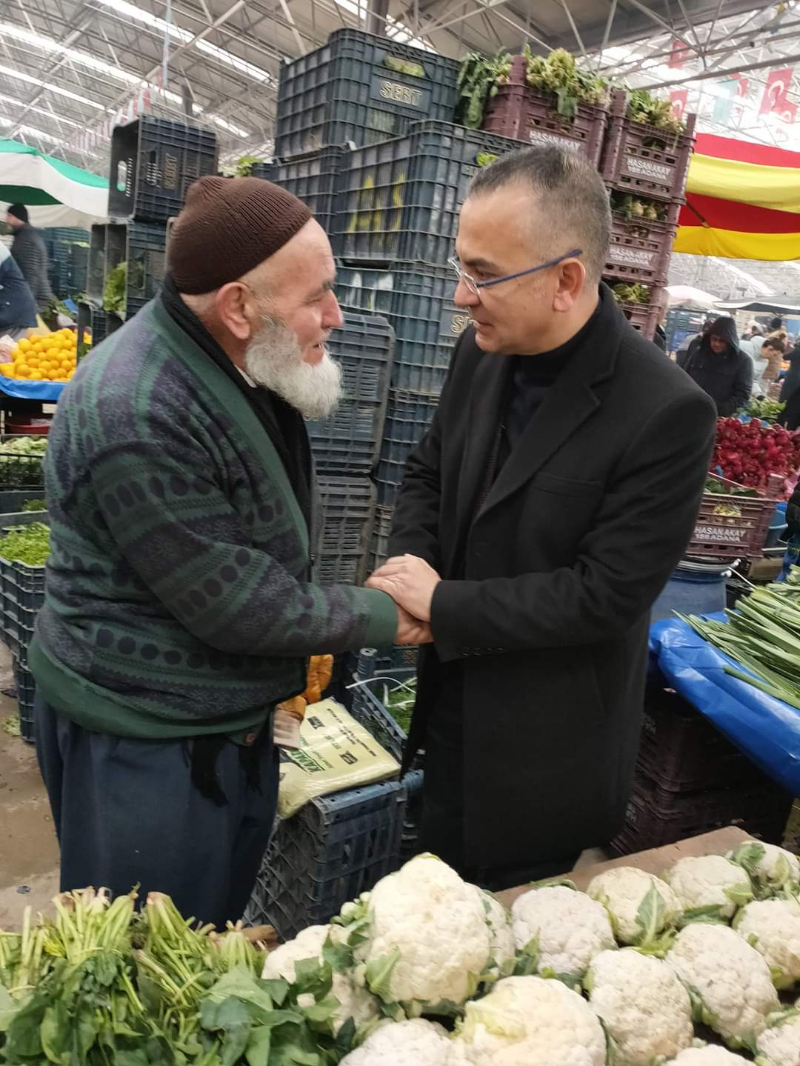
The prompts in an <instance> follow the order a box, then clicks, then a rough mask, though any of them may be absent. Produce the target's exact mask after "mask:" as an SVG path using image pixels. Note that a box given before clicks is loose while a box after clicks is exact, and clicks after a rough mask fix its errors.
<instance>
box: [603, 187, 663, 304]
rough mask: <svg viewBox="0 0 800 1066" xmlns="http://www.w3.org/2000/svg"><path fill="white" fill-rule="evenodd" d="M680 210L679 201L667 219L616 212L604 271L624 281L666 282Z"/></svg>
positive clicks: (613, 216)
mask: <svg viewBox="0 0 800 1066" xmlns="http://www.w3.org/2000/svg"><path fill="white" fill-rule="evenodd" d="M679 209H680V205H679V204H674V205H672V204H671V205H670V207H669V209H668V212H667V218H666V219H665V220H664V221H663V222H662V221H659V220H657V219H644V218H630V219H628V218H625V217H624V216H623V215H621V214H620V213H619V212H614V213H613V214H612V216H611V223H612V224H611V244H610V246H609V249H608V256H607V258H606V265H605V270H604V273H605V274H610V275H613V276H615V277H618V278H619V279H620V280H623V281H624V280H629V281H639V282H643V283H644V284H646V285H656V286H661V285H665V284H666V281H667V272H668V270H669V259H670V255H671V253H672V245H673V242H674V240H675V233H676V231H677V216H678V211H679Z"/></svg>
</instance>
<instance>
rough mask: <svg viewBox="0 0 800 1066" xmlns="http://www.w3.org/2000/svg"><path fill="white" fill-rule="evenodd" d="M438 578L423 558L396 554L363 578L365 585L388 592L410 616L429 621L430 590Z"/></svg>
mask: <svg viewBox="0 0 800 1066" xmlns="http://www.w3.org/2000/svg"><path fill="white" fill-rule="evenodd" d="M441 580H442V579H441V578H440V577H439V575H438V574H437V573H436V571H435V570H434V569H433V567H432V566H428V564H427V563H426V562H425V560H424V559H419V558H418V557H417V556H416V555H399V556H396V557H395V558H393V559H389V561H388V562H386V563H384V564H383V566H382V567H381V568H380V569H379V570H376V571H375V573H374V574H373V575H372V577H371V578H369V580H368V581H367V588H371V589H380V591H381V592H388V594H389V595H390V596H391V597H392V599H393V600H394V601H395V603H397V604H399V606H400V607H404V608H405V609H406V611H408V613H409V614H411V615H413V616H414V618H419V619H420V620H421V621H423V622H430V620H431V601H432V600H433V591H434V589H435V588H436V586H437V585H438V584H439V582H440V581H441Z"/></svg>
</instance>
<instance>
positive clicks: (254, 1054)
mask: <svg viewBox="0 0 800 1066" xmlns="http://www.w3.org/2000/svg"><path fill="white" fill-rule="evenodd" d="M271 1044H272V1028H271V1027H270V1026H269V1025H256V1026H255V1027H254V1028H253V1029H251V1030H250V1037H249V1039H248V1041H247V1050H246V1051H245V1058H246V1059H247V1066H269V1049H270V1046H271Z"/></svg>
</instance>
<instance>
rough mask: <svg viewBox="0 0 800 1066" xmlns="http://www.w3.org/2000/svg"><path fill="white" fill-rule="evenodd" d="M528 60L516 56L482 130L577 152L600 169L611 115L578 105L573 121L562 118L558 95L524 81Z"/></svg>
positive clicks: (600, 108) (587, 105)
mask: <svg viewBox="0 0 800 1066" xmlns="http://www.w3.org/2000/svg"><path fill="white" fill-rule="evenodd" d="M526 68H527V61H526V59H525V57H524V56H516V58H515V59H514V61H513V62H512V64H511V74H510V77H509V84H508V85H500V86H498V89H497V94H496V96H494V97H493V98H492V99H491V100H490V101H489V104H488V106H487V108H486V112H485V114H484V117H483V124H482V125H483V129H484V130H486V131H488V132H490V133H496V134H499V135H500V136H502V137H512V138H514V139H516V140H518V141H524V142H525V143H526V144H528V145H536V146H537V147H538V146H541V145H554V146H555V147H556V148H561V149H562V150H564V151H566V152H574V153H575V154H577V155H582V156H583V157H584V158H585V159H588V160H589V162H590V163H592V164H593V165H594V166H597V165H598V164H599V162H600V156H601V154H602V151H603V138H604V136H605V131H606V122H607V120H608V112H607V111H606V109H605V108H604V107H594V106H592V105H589V104H579V105H578V107H577V110H576V112H575V116H574V117H573V118H571V119H570V118H565V117H564V116H563V115H559V113H558V110H557V107H556V105H557V99H556V96H555V93H543V92H541V91H539V90H538V89H534V88H533V87H532V86H530V85H527V84H526V82H525V74H526Z"/></svg>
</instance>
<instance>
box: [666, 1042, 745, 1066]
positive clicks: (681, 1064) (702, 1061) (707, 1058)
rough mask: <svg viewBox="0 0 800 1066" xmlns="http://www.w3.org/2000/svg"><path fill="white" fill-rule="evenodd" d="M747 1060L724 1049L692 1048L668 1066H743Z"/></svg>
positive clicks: (711, 1046)
mask: <svg viewBox="0 0 800 1066" xmlns="http://www.w3.org/2000/svg"><path fill="white" fill-rule="evenodd" d="M745 1061H746V1060H745V1059H743V1058H742V1056H741V1055H734V1053H733V1052H732V1051H726V1050H725V1048H724V1047H714V1046H713V1045H711V1044H709V1046H708V1047H692V1048H687V1049H686V1051H682V1052H681V1053H680V1055H678V1057H677V1058H676V1059H671V1060H670V1061H669V1063H668V1064H667V1066H742V1063H743V1062H745Z"/></svg>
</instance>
